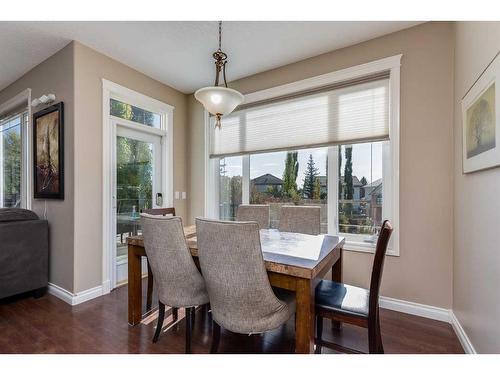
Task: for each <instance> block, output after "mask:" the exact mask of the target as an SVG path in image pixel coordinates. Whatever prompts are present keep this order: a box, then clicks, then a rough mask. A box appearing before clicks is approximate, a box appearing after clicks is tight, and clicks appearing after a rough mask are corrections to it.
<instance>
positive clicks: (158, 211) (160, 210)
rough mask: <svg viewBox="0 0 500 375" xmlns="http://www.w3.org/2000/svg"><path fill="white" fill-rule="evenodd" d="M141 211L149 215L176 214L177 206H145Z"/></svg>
mask: <svg viewBox="0 0 500 375" xmlns="http://www.w3.org/2000/svg"><path fill="white" fill-rule="evenodd" d="M141 213H144V214H149V215H159V216H166V215H172V216H175V207H167V208H143V209H142V210H141Z"/></svg>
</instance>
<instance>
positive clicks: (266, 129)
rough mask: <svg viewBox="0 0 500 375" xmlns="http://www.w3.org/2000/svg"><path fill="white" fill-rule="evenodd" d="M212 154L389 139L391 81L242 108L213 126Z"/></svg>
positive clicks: (370, 83)
mask: <svg viewBox="0 0 500 375" xmlns="http://www.w3.org/2000/svg"><path fill="white" fill-rule="evenodd" d="M210 128H211V131H210V156H211V157H219V156H224V155H238V154H246V153H258V152H267V151H276V150H284V149H300V148H307V147H314V146H326V145H335V144H350V143H359V142H367V141H376V140H386V139H389V79H388V78H384V79H380V80H376V81H371V82H365V83H361V84H356V85H353V86H348V87H343V88H338V89H334V90H330V91H324V92H320V93H315V94H310V95H304V96H299V97H296V98H293V99H287V100H283V101H278V102H274V103H269V104H264V105H261V106H256V107H251V108H247V109H242V110H240V111H236V112H234V113H232V114H231V115H229V116H224V117H223V118H222V127H221V128H220V129H219V128H215V127H214V126H213V121H212V126H211V127H210Z"/></svg>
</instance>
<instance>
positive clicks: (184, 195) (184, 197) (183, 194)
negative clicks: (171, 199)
mask: <svg viewBox="0 0 500 375" xmlns="http://www.w3.org/2000/svg"><path fill="white" fill-rule="evenodd" d="M182 199H186V192H185V191H183V192H182Z"/></svg>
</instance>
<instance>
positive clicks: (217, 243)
mask: <svg viewBox="0 0 500 375" xmlns="http://www.w3.org/2000/svg"><path fill="white" fill-rule="evenodd" d="M196 233H197V236H198V257H199V260H200V267H201V271H202V273H203V277H204V279H205V283H206V286H207V291H208V295H209V297H210V306H211V309H212V318H213V337H212V347H211V350H210V351H211V352H212V353H214V352H216V351H217V348H218V345H219V339H220V326H222V327H224V328H225V329H228V330H230V331H232V332H236V333H243V334H252V333H262V332H265V331H269V330H272V329H274V328H277V327H279V326H280V325H282V324H283V323H285V322H286V321H287V320H288V319H289V318H290V317H291V316H292V314H293V313H294V311H295V299H294V296H293V295H292V294H290V295H288V294H283V295H282V296H281V295H280V298H282V299H279V298H278V297H277V296H276V295H275V293H274V291H273V289H272V288H271V284H270V283H269V279H268V276H267V271H266V267H265V264H264V259H263V256H262V250H261V246H260V235H259V227H258V225H257V223H252V222H237V221H236V222H230V221H215V220H208V219H196Z"/></svg>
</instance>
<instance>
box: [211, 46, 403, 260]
mask: <svg viewBox="0 0 500 375" xmlns="http://www.w3.org/2000/svg"><path fill="white" fill-rule="evenodd" d="M402 56H403V55H402V54H399V55H395V56H390V57H386V58H383V59H380V60H375V61H372V62H369V63H366V64H361V65H357V66H353V67H349V68H346V69H341V70H337V71H334V72H331V73H327V74H323V75H319V76H316V77H312V78H307V79H304V80H301V81H297V82H292V83H289V84H285V85H281V86H277V87H272V88H269V89H266V90H261V91H256V92H253V93H249V94H246V95H245V101H244V104H250V103H254V102H258V101H262V100H268V99H272V98H276V97H280V96H284V95H290V94H294V93H298V92H301V91H305V90H310V89H314V88H318V87H322V86H326V85H331V84H334V83H338V82H342V81H346V80H350V79H355V78H359V77H363V76H367V75H372V74H376V73H380V72H385V71H389V72H390V77H389V95H390V101H389V138H390V140H389V141H388V142H386V144H385V145H384V147H383V149H382V153H383V158H382V160H383V166H382V169H383V187H382V195H383V206H382V216H383V218H388V219H389V220H391V222H392V224H393V226H394V232H393V234H392V238H391V241H390V243H389V247H388V249H387V255H392V256H399V128H400V125H399V121H400V67H401V58H402ZM204 119H205V124H204V126H205V216H207V217H210V218H218V215H219V210H218V206H219V201H218V200H219V199H218V198H219V194H218V171H219V158H212V159H210V155H209V150H210V147H209V146H210V145H209V142H210V137H209V135H210V133H209V132H210V119H209V116H208V113H207V112H206V111H205V118H204ZM337 147H339V146H332V147H329V148H328V157H329V162H328V171H327V173H328V176H335V179H337V176H338V162H337V158H338V152H337V150H338V149H337ZM246 169H248V170H246ZM249 175H250V163H249V156H248V155H245V156H243V184H242V195H243V196H242V202H243V203H245V202H248V199H249V194H248V185H249ZM246 180H248V181H246ZM328 180H329V181H331V179H328ZM245 192H246V193H247V194H245ZM328 197H335V199H334V200H332V201H333V203H332V202H330V201H329V203H328V233H329V234H332V235H337V234H338V233H337V232H338V200H337V198H336V197H338V184H337V183H334V184H332V183H329V184H328ZM344 249H345V250H349V251H358V252H369V253H373V252H374V250H375V246H374V244H365V243H358V242H346V244H345V246H344Z"/></svg>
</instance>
